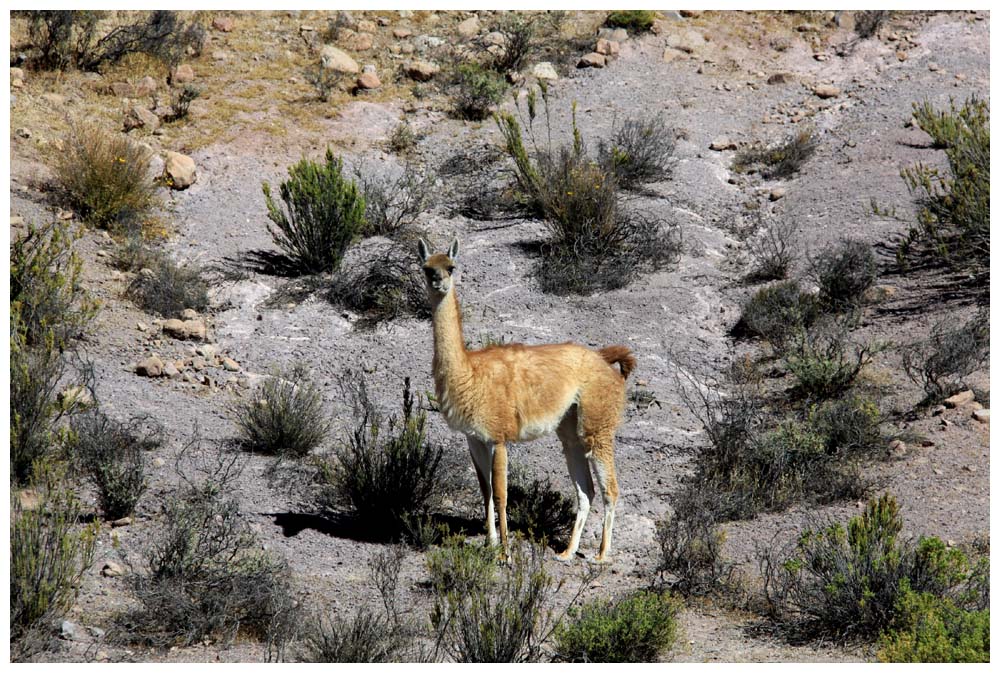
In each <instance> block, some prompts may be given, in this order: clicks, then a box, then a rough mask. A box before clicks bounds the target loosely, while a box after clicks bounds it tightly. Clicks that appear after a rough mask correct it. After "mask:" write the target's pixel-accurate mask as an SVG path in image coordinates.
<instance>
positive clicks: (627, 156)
mask: <svg viewBox="0 0 1000 673" xmlns="http://www.w3.org/2000/svg"><path fill="white" fill-rule="evenodd" d="M675 146H676V141H675V132H674V129H672V128H669V127H667V124H666V121H665V120H664V118H663V115H662V114H656V115H652V116H649V117H645V118H643V117H630V118H628V119H626V120H625V121H624V122H623V123H622V124H621V125H620V126H619V125H618V124H617V123H616V124H615V128H614V130H613V132H612V137H611V140H610V141H604V140H601V141H600V143H599V144H598V150H597V157H598V161H599V162H600V163H601V164H602V165H604V166H605V167H607V168H608V169H609V171H610V172H611V173H612V174H614V176H615V178H616V180H617V181H618V185H619V186H621V187H622V188H623V189H635V188H637V187H640V186H641V185H644V184H647V183H650V182H659V181H660V180H663V179H665V178H666V177H667V176H668V175H669V174H670V165H671V162H672V161H673V154H674V149H675Z"/></svg>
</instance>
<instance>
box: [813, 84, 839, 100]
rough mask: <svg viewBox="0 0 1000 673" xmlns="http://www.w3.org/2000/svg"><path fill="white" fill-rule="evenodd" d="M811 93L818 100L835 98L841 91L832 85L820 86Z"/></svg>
mask: <svg viewBox="0 0 1000 673" xmlns="http://www.w3.org/2000/svg"><path fill="white" fill-rule="evenodd" d="M813 93H814V94H816V95H817V96H819V97H820V98H836V97H837V96H839V95H840V93H841V91H840V88H839V87H835V86H833V85H832V84H820V85H819V86H817V87H815V88H814V89H813Z"/></svg>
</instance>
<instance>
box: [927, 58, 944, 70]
mask: <svg viewBox="0 0 1000 673" xmlns="http://www.w3.org/2000/svg"><path fill="white" fill-rule="evenodd" d="M927 69H928V70H930V71H931V72H937V71H938V70H940V69H941V66H939V65H938V64H937V63H935V62H934V61H931V62H930V63H928V64H927Z"/></svg>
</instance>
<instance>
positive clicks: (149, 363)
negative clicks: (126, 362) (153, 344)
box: [135, 355, 163, 378]
mask: <svg viewBox="0 0 1000 673" xmlns="http://www.w3.org/2000/svg"><path fill="white" fill-rule="evenodd" d="M135 373H136V374H138V375H139V376H148V377H150V378H153V377H155V376H161V375H162V374H163V360H161V359H160V358H159V357H158V356H156V355H153V356H151V357H148V358H146V359H145V360H142V361H141V362H139V363H138V364H136V366H135Z"/></svg>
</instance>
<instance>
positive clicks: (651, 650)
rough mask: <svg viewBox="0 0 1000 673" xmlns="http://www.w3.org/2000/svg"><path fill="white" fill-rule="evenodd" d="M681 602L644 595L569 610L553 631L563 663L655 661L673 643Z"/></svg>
mask: <svg viewBox="0 0 1000 673" xmlns="http://www.w3.org/2000/svg"><path fill="white" fill-rule="evenodd" d="M680 609H681V604H680V601H677V600H676V599H673V598H671V597H670V596H667V595H664V594H658V593H652V592H648V591H640V592H637V593H635V594H632V595H629V596H625V597H624V598H619V599H618V600H615V601H609V600H597V601H593V602H591V603H587V604H585V605H583V606H582V607H580V608H578V609H572V610H570V619H571V620H572V621H570V622H569V623H565V622H563V623H561V624H560V625H559V626H558V627H557V628H556V630H555V639H556V645H555V650H556V656H557V658H558V659H560V660H562V661H570V662H593V663H636V662H653V661H657V660H658V659H659V657H660V654H661V653H662V652H663V651H664V650H667V649H669V648H670V647H672V646H673V644H674V641H675V640H676V638H677V613H678V612H679V611H680Z"/></svg>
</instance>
